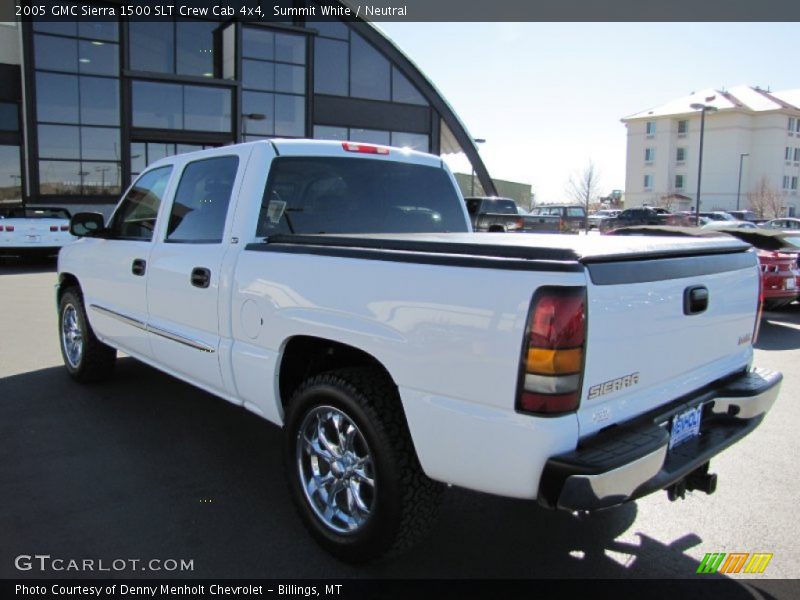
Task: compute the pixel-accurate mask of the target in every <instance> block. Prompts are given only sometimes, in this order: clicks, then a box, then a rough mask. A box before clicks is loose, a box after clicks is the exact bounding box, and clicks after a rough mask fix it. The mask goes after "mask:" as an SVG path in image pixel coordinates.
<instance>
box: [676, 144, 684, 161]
mask: <svg viewBox="0 0 800 600" xmlns="http://www.w3.org/2000/svg"><path fill="white" fill-rule="evenodd" d="M675 160H676V161H677V162H679V163H681V162H684V161H685V160H686V148H678V149H677V150H676V151H675Z"/></svg>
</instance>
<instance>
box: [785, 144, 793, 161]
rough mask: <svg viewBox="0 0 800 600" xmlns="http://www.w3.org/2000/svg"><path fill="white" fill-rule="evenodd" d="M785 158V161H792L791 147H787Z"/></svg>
mask: <svg viewBox="0 0 800 600" xmlns="http://www.w3.org/2000/svg"><path fill="white" fill-rule="evenodd" d="M783 158H784V159H785V160H792V149H791V148H790V147H789V146H786V149H785V150H784V151H783Z"/></svg>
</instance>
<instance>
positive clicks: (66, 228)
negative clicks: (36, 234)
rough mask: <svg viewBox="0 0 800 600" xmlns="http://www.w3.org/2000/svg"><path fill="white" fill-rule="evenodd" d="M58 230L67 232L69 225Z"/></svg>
mask: <svg viewBox="0 0 800 600" xmlns="http://www.w3.org/2000/svg"><path fill="white" fill-rule="evenodd" d="M59 229H60V230H61V231H69V225H62V226H61V227H59Z"/></svg>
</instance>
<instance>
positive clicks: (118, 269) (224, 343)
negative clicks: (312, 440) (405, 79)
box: [59, 140, 759, 498]
mask: <svg viewBox="0 0 800 600" xmlns="http://www.w3.org/2000/svg"><path fill="white" fill-rule="evenodd" d="M276 151H277V153H279V154H280V156H348V157H354V156H355V157H361V158H363V159H364V160H378V161H398V160H399V161H404V162H412V163H414V164H421V165H426V166H430V167H435V168H441V169H445V170H446V167H445V166H444V165H443V164H442V162H441V160H440V159H438V158H436V157H431V156H428V155H423V154H419V153H415V152H409V151H398V150H392V154H391V155H388V156H382V155H351V154H348V153H346V152H344V151H343V150H342V146H341V144H340V143H338V142H335V143H320V142H307V141H288V140H286V141H275V142H274V144H272V143H268V142H256V143H250V144H243V145H240V146H235V147H228V148H219V149H215V150H213V151H203V152H201V153H191V154H186V155H180V156H176V157H171V158H168V159H164V160H162V161H160V162H159V163H156V164H155V165H153V166H152V167H157V166H159V165H163V164H172V165H174V172H173V174H172V179H171V182H170V185H169V186H168V189H167V191H166V193H165V196H164V201H163V202H162V204H161V207H160V212H159V225H158V227H157V229H156V231H155V235H154V237H153V241H152V242H149V243H136V242H120V241H118V240H104V239H93V238H84V239H82V240H80V241H79V242H77V243H75V244H72V245H70V246H68V247H66V248H64V249H63V250H62V252H61V254H60V259H59V272H60V273H62V274H65V273H68V274H71V275H74V276H75V277H76V278H77V279H78V280H79V281H80V284H81V286H82V287H83V290H84V295H85V298H86V304H87V306H92V305H96V306H99V307H101V308H104V309H107V310H105V311H104V310H99V311H98V310H89V311H88V315H89V319H90V322H91V325H92V327H93V328H94V329H95V332H96V333H97V335H98V337H99V338H100V339H101V340H103V341H104V342H106V343H107V344H110V345H112V346H114V347H118V348H120V349H122V350H125V351H128V352H130V353H132V354H133V355H135V356H137V357H139V358H141V359H143V360H145V361H147V362H148V363H150V364H152V365H154V366H156V367H157V368H161V369H163V370H165V371H167V372H169V373H171V374H174V375H176V376H177V377H180V378H182V379H184V380H186V381H189V382H191V383H193V384H195V385H198V386H199V387H202V388H203V389H206V390H209V391H212V392H214V393H216V394H218V395H220V396H221V397H223V398H226V399H227V400H229V401H232V402H235V403H238V404H243V405H244V406H245V407H246V408H248V409H249V410H251V411H253V412H255V413H257V414H259V415H261V416H263V417H264V418H266V419H268V420H270V421H272V422H274V423H277V424H281V423H282V420H283V409H282V403H281V398H280V392H279V381H278V375H279V371H280V367H281V360H282V357H283V351H284V349H285V348H286V345H287V343H289V342H290V341H291V340H292V339H293V338H296V337H297V336H309V337H315V338H322V339H325V340H331V341H334V342H338V343H341V344H345V345H348V346H352V347H354V348H357V349H359V350H361V351H363V352H365V353H367V354H369V355H371V356H372V357H374V358H375V359H376V360H377V361H378V362H379V363H380V364H381V365H383V366H384V367H385V369H386V370H387V371H388V373H389V374H390V376H391V377H392V379H393V381H394V383H395V384H396V385H397V387H398V389H399V391H400V396H401V399H402V402H403V408H404V412H405V415H406V418H407V420H408V424H409V428H410V431H411V435H412V439H413V442H414V447H415V450H416V452H417V454H418V456H419V459H420V462H421V465H422V467H423V469H424V470H425V472H426V474H428V475H429V476H430V477H432V478H434V479H437V480H441V481H444V482H448V483H453V484H457V485H460V486H464V487H468V488H471V489H476V490H480V491H485V492H492V493H497V494H503V495H507V496H514V497H521V498H535V497H536V495H537V486H538V484H539V479H540V476H541V473H542V469H543V468H544V465H545V463H546V461H547V460H548V459H549V458H550V457H552V456H555V455H558V454H561V453H564V452H567V451H570V450H573V449H575V448H576V446H577V445H578V443H579V440H580V439H581V437H583V436H587V435H590V434H593V433H595V432H597V431H598V430H599V429H600V428H602V427H605V426H608V425H610V424H614V423H618V422H622V421H625V420H628V419H630V418H632V417H634V416H636V415H638V414H641V413H643V412H646V411H647V410H650V409H652V408H654V407H657V406H659V405H660V404H663V403H665V402H668V401H670V400H674V399H675V398H676V397H678V396H680V395H682V394H683V393H687V392H689V391H692V390H694V389H697V388H700V387H702V386H703V385H705V384H707V383H710V382H712V381H715V380H717V379H719V378H721V377H724V376H725V375H728V374H730V373H732V372H735V371H737V370H743V369H745V368H746V367H747V366H748V365H749V363H750V361H751V358H752V346H751V344H750V343H749V342H750V340H749V339H747V340H746V341H745V342H742V339H744V337H745V336H746V335H747V334H748V333H752V331H753V325H754V319H755V313H756V305H755V301H756V296H757V286H758V277H759V275H758V269H757V261H756V258H755V255H753V254H752V253H750V258H751V261H750V262H751V264H750V266H749V267H743V268H742V269H740V270H736V271H729V272H723V273H710V274H708V275H702V276H700V275H697V276H692V277H688V278H675V279H669V280H666V281H649V282H643V283H633V284H629V285H596V284H594V283H593V282H592V280H591V278H590V276H589V273H588V271H587V269H586V268H584V267H582V266H580V267H578V266H575V265H573V266H574V267H575V268H573V269H571V270H570V269H566V270H562V269H559V268H558V266H559V261H558V260H550V259H544V260H543V263H548V261H549V263H552V264H551V266H553V267H554V268H553V269H549V268H548V269H544V270H537V271H534V270H524V269H516V268H492V267H491V265H492V264H493V261H494V262H496V263H497V264H498V265H499V264H501V263H502V262H503V261H502V259H494V258H492V257H491V256H488V257H486V258H484V259H482V262H481V263H480V265H479V266H468V265H462V266H450V265H447V264H429V263H428V264H426V263H425V262H424V261H423V262H419V261H417V260H415V256H416V254H415V253H414V252H403V251H391V250H390V251H388V253H389V255H390V257H389V258H388V259H379V260H371V259H364V258H359V257H357V256H354V257H341V256H325V255H317V254H314V253H311V252H303V251H302V249H301V251H300V252H296V253H292V252H275V251H271V249H270V244H266V245H265V246H266V247H265V248H262V249H259V248H249V249H248V248H247V245H248V244H250V243H253V242H258V241H260V240H258V239H257V238H256V237H255V227H256V222H257V219H258V215H259V212H260V210H261V198H262V196H263V194H264V188H265V184H266V182H267V177H268V175H269V172H270V166H271V163H272V160H273V159H274V158H275V156H276ZM231 154H236V155H238V156H239V158H240V165H239V171H238V174H237V180H236V184H235V185H234V188H233V190H234V191H233V197H232V199H231V202H230V207H229V211H228V219H227V221H226V225H225V234H224V238H223V241H222V243H221V244H217V245H214V246H213V247H212V246H206V245H203V244H199V245H194V244H167V243H165V242H164V235H165V232H166V224H165V221H166V220H167V219H166V216H165V215H168V213H169V210H170V207H171V195H172V194H173V193H174V189H175V187H176V185H177V181H178V180H179V178H180V175H181V171H182V169H183V167H184V166H185V165H186V164H187V163H189V162H191V161H193V160H197V159H198V158H200V157H202V158H208V157H212V156H226V155H231ZM448 176H449V177H450V179H451V180H452V175H450V174H449V172H448ZM453 185H455V183H453ZM462 204H463V203H462ZM462 212H463V213H464V219H465V221H466V222H468V218H467V214H466V210H465V209H463V207H462ZM328 237H332V236H328ZM360 237H361V238H362V239H364V240H371V241H373V242H377V243H380V242H382V241H386V242H387V243H388V242H393V241H394V242H397V241H406V240H410V241H413V242H419V243H430V244H438V243H448V244H462V245H465V246H469V247H470V248H472V249H473V250H471V251H474V249H475V248H480V247H482V246H483V247H486V248H494V247H509V248H521V249H522V251H528V250H529V251H530V252H531V253H532V254H533V253H536V252H538V249H541V248H545V249H549V250H552V251H553V252H556V251H558V252H574V253H575V254H576V256H580V257H587V260H591V259H592V257H597V256H601V257H602V258H603V260H605V261H613V260H615V257H620V258H625V259H626V260H628V259H630V256H631V255H632V254H636V255H642V256H645V257H646V256H648V255H653V256H656V255H664V254H675V255H681V256H686V255H692V254H702V253H716V252H723V251H724V252H733V251H738V249H740V248H742V247H744V246H742V245H741V243H740V242H738V241H733V240H726V239H724V238H720V239H716V238H715V239H703V240H696V239H675V238H630V237H628V238H606V237H604V238H602V239H601V238H587V237H581V236H567V235H565V236H554V235H547V234H545V235H535V234H532V235H527V236H515V235H505V234H473V233H463V234H418V235H373V236H369V235H366V236H360ZM130 245H134V246H136V248H135V250H136V251H135V252H134V250H132V249H131V248H129V246H130ZM112 248H113V249H112ZM139 255H141V257H142V258H146V259H147V261H148V274H147V277H145V278H133V280H132V278H131V277H130V276H129V275H130V259H132V258H133V257H134V256H139ZM626 257H628V258H626ZM199 265H202V266H206V267H209V268H210V270H211V272H212V280H211V285H210V287H209V288H208V289H203V290H199V289H197V288H193V287H192V286H190V285H188V277H189V272H190V271H191V269H192V268H193V267H195V266H199ZM137 279H138V280H137ZM142 279H144V280H146V286H145V285H144V284H143V283H144V282H143V281H142ZM694 284H704V285H706V286H708V288H709V290H710V294H711V298H712V300H711V302H710V307H709V310H708V311H707V312H706V313H704V314H702V315H694V316H686V315H684V314H683V312H682V294H683V291H684V289H685V288H687V286H691V285H694ZM545 285H553V286H579V287H582V286H585V287H586V290H587V297H588V308H587V310H588V329H587V343H586V359H585V360H586V365H585V374H584V379H583V394H582V402H581V407H580V409H579V410H578V411H577V412H573V413H570V414H566V415H563V416H559V417H540V416H533V415H529V414H521V413H520V412H517V410H516V409H515V401H516V397H517V392H518V383H519V373H520V360H521V352H522V344H523V338H524V335H525V328H526V322H527V319H528V313H529V309H530V305H531V300H532V297H533V294H534V292H535V291H536V290H537V289H538V288H539V287H541V286H545ZM109 310H110V311H114V312H117V313H119V314H120V315H123V316H124V317H128V318H130V319H134V320H136V321H138V322H139V324H140V325H142V324H144V328H142V327H140V326H135V325H131V324H130V322H128V323H126V322H125V320H124V319H123V320H120V319H119V318H116V317H114V316H113V315H112V316H109V313H108V311H109ZM148 327H152V328H155V329H157V330H166V331H168V332H171V333H173V334H176V335H177V336H180V337H182V338H185V339H189V340H195V341H197V342H198V343H199V344H201V345H203V346H207V351H200V350H198V349H197V348H192V347H190V346H188V345H186V344H181V343H176V342H175V340H174V339H170V338H168V337H164V335H163V331H162V334H158V333H156V334H154V333H153V332H148V331H147V328H148ZM633 372H638V373H639V374H640V378H639V381H640V383H639V384H638V385H636V386H633V387H630V388H628V389H626V390H622V391H618V392H617V393H609V394H605V395H603V396H602V397H601V398H600V399H589V397H588V395H589V388H590V387H591V386H592V385H594V384H599V383H602V382H605V381H607V380H612V379H614V378H616V377H620V376H623V375H626V374H628V373H633ZM498 465H502V466H503V468H502V469H498Z"/></svg>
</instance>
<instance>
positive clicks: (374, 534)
mask: <svg viewBox="0 0 800 600" xmlns="http://www.w3.org/2000/svg"><path fill="white" fill-rule="evenodd" d="M319 407H333V408H334V409H336V410H338V411H341V412H342V413H344V415H345V416H346V417H347V418H349V419H350V420H351V421H352V422H353V423H354V424H355V425H356V426H357V428H358V429H359V430H360V433H361V434H362V435H363V438H364V440H365V441H366V444H367V446H368V449H369V451H370V453H371V455H372V457H373V462H374V481H375V487H374V497H373V500H372V510H371V511H370V514H369V516H368V517H367V519H366V521H365V522H364V523H363V524H362V525H361V526H360V527H359V528H358V529H357V530H355V531H354V532H348V533H340V532H337V531H335V530H334V529H333V528H332V527H331V526H329V525H328V524H326V523H325V522H324V521H323V519H322V518H321V517H320V516H318V515H317V513H316V512H315V511H314V509H313V508H312V506H311V503H310V501H309V499H308V498H307V496H306V493H305V491H304V488H303V478H302V475H301V468H300V466H299V462H300V459H299V458H298V446H297V445H298V444H300V443H302V442H300V441H299V440H300V436H301V435H302V432H301V427H302V426H303V422H304V420H305V417H306V416H307V415H309V414H311V413H313V411H314V410H315V409H319ZM284 433H285V437H284V468H285V474H286V477H287V480H288V483H289V488H290V490H291V495H292V500H293V501H294V504H295V506H296V508H297V510H298V512H299V514H300V517H301V519H302V521H303V523H304V525H305V526H306V528H307V529H308V530H309V532H310V533H311V535H312V536H313V537H314V539H316V541H317V542H318V543H319V544H320V545H321V546H322V547H324V548H325V549H326V550H327V551H328V552H330V553H331V554H333V555H334V556H336V557H338V558H339V559H341V560H343V561H346V562H352V563H360V562H367V561H374V560H378V559H380V558H382V557H386V556H390V555H396V554H399V553H401V552H403V551H405V550H408V549H409V548H411V547H412V546H414V545H415V544H416V543H417V542H419V541H420V539H422V538H423V537H424V536H425V535H426V534H427V533H428V531H429V529H430V527H431V525H432V524H433V523H434V521H435V519H436V516H437V514H438V508H439V503H440V499H441V494H442V491H443V489H444V486H443V485H442V484H440V483H437V482H434V481H433V480H431V479H429V478H428V477H427V476H426V475H425V474H424V473H423V471H422V468H421V466H420V464H419V460H418V458H417V455H416V452H415V451H414V446H413V444H412V441H411V435H410V433H409V430H408V424H407V422H406V419H405V415H404V414H403V410H402V406H401V402H400V397H399V394H398V391H397V387H396V386H395V385H394V384H393V382H392V381H391V380H389V378H388V377H387V376H386V375H385V374H384V373H383V372H381V371H380V370H378V369H372V368H352V369H340V370H335V371H329V372H327V373H322V374H320V375H316V376H313V377H310V378H309V379H307V380H306V381H305V382H303V383H302V384H301V385H300V387H299V388H298V389H297V391H296V392H295V393H294V395H293V397H292V399H291V401H290V403H289V406H288V408H287V414H286V423H285V428H284Z"/></svg>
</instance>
